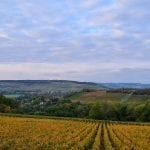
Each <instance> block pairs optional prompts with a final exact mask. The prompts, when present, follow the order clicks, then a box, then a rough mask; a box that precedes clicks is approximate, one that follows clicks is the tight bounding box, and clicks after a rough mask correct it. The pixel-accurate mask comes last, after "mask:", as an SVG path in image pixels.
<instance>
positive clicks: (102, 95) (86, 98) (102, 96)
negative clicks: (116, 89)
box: [68, 91, 150, 103]
mask: <svg viewBox="0 0 150 150" xmlns="http://www.w3.org/2000/svg"><path fill="white" fill-rule="evenodd" d="M68 98H69V99H70V100H72V101H73V102H77V101H80V102H81V103H95V102H106V101H112V102H119V101H124V100H125V101H126V102H132V103H135V102H136V103H143V102H145V101H149V100H150V95H131V96H129V94H122V93H111V92H106V91H95V92H78V93H75V94H73V95H71V96H70V97H68Z"/></svg>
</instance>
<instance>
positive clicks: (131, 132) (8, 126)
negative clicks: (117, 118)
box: [0, 116, 150, 150]
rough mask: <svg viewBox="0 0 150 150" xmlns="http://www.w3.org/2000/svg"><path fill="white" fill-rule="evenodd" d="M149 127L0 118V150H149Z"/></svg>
mask: <svg viewBox="0 0 150 150" xmlns="http://www.w3.org/2000/svg"><path fill="white" fill-rule="evenodd" d="M149 146H150V126H149V124H145V125H144V124H143V125H141V124H139V125H138V124H129V125H128V124H119V123H116V122H114V123H112V122H110V123H104V122H98V121H90V120H65V119H44V118H43V119H40V118H25V117H9V116H0V149H1V150H5V149H10V150H14V149H15V150H18V149H32V150H39V149H40V150H42V149H43V150H45V149H54V150H55V149H58V150H59V149H60V150H61V149H62V150H64V149H81V150H82V149H85V150H87V149H93V150H99V149H100V150H105V149H106V150H107V149H108V150H109V149H110V150H111V149H118V150H120V149H121V150H124V149H126V150H128V149H129V150H130V149H136V150H149Z"/></svg>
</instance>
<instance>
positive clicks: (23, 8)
mask: <svg viewBox="0 0 150 150" xmlns="http://www.w3.org/2000/svg"><path fill="white" fill-rule="evenodd" d="M149 9H150V0H0V18H1V19H0V79H1V80H4V79H69V80H79V81H94V82H141V83H150V11H149Z"/></svg>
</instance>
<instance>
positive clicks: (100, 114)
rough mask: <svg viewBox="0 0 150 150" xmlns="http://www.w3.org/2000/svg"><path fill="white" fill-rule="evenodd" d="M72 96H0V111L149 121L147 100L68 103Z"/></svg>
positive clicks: (149, 103) (149, 104) (149, 102)
mask: <svg viewBox="0 0 150 150" xmlns="http://www.w3.org/2000/svg"><path fill="white" fill-rule="evenodd" d="M86 91H87V90H86ZM89 92H90V91H89ZM113 92H115V91H113ZM144 92H146V94H147V93H148V92H149V90H144V91H140V93H141V94H143V93H144ZM72 94H73V93H71V94H68V95H65V96H63V97H56V96H49V95H48V96H47V95H46V96H39V95H38V96H37V95H36V96H35V95H26V96H23V97H19V98H16V99H13V98H6V97H5V96H3V95H1V96H0V112H1V113H19V114H33V115H49V116H59V117H79V118H91V119H99V120H115V121H143V122H149V121H150V101H149V100H148V101H144V102H140V103H136V102H134V103H129V102H123V101H115V102H114V101H100V102H95V103H92V104H88V103H84V104H83V103H81V102H80V101H78V102H72V101H71V100H70V99H69V96H70V95H72ZM148 94H149V93H148Z"/></svg>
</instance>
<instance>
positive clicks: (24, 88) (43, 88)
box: [0, 80, 104, 94]
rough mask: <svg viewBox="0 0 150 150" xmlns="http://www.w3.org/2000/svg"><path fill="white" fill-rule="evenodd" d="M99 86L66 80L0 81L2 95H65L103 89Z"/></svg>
mask: <svg viewBox="0 0 150 150" xmlns="http://www.w3.org/2000/svg"><path fill="white" fill-rule="evenodd" d="M103 88H104V87H103V86H102V85H100V84H96V83H91V82H77V81H66V80H5V81H2V80H1V81H0V92H4V93H12V94H14V93H36V94H37V93H57V92H61V93H66V92H70V91H80V90H82V89H103Z"/></svg>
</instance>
